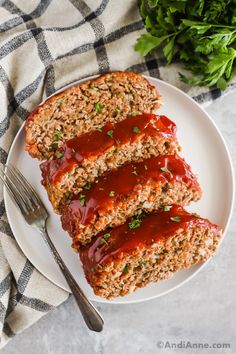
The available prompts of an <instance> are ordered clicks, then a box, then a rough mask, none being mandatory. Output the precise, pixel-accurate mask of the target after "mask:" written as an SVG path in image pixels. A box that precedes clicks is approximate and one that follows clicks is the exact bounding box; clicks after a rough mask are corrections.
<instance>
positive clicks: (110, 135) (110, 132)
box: [107, 130, 113, 138]
mask: <svg viewBox="0 0 236 354" xmlns="http://www.w3.org/2000/svg"><path fill="white" fill-rule="evenodd" d="M107 135H108V136H109V137H110V138H113V130H108V132H107Z"/></svg>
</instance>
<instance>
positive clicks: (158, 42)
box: [135, 0, 236, 90]
mask: <svg viewBox="0 0 236 354" xmlns="http://www.w3.org/2000/svg"><path fill="white" fill-rule="evenodd" d="M139 6H140V13H141V16H142V17H143V19H144V22H145V28H146V30H147V32H146V33H144V34H142V35H141V36H140V37H139V38H138V40H137V43H136V45H135V50H136V51H138V52H139V53H141V54H142V55H143V56H146V55H148V54H149V53H152V52H154V51H155V50H157V49H161V50H162V51H163V54H164V57H165V58H166V62H167V64H170V63H171V62H172V61H173V59H174V60H175V61H180V63H182V64H183V65H184V67H185V68H186V69H187V70H188V71H189V73H190V74H189V75H180V78H181V80H182V81H183V82H185V83H187V84H190V85H197V86H209V87H211V86H216V87H218V88H219V89H220V90H225V89H226V88H227V85H228V83H229V82H230V80H231V78H232V75H233V73H234V72H235V70H236V10H235V9H234V8H235V2H234V0H227V1H224V0H218V1H216V0H208V1H206V0H199V1H192V0H177V1H173V0H166V1H164V0H140V2H139Z"/></svg>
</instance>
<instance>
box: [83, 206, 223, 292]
mask: <svg viewBox="0 0 236 354" xmlns="http://www.w3.org/2000/svg"><path fill="white" fill-rule="evenodd" d="M136 220H139V222H138V223H137V222H136ZM221 234H222V232H221V229H220V228H219V227H218V226H217V225H214V224H212V223H211V222H210V221H209V220H207V219H202V218H200V217H199V216H197V215H195V214H190V213H188V212H187V211H185V210H184V209H183V208H182V207H181V206H177V205H173V206H172V207H171V206H166V207H163V209H162V210H158V211H155V212H153V213H152V214H149V215H146V216H140V217H139V219H137V218H135V219H131V220H129V221H128V222H127V223H125V224H123V225H121V226H119V227H117V228H115V229H111V230H110V229H108V230H106V231H104V232H102V233H100V234H99V235H98V236H97V237H96V238H95V239H93V240H92V242H91V243H90V244H89V245H87V246H86V247H85V248H83V249H82V250H81V251H80V259H81V262H82V265H83V269H84V273H85V276H86V278H87V281H88V282H89V284H90V285H91V287H92V288H93V291H94V293H95V294H96V295H99V296H102V297H104V298H107V299H112V298H114V297H117V296H124V295H126V294H128V293H130V292H132V291H135V290H137V289H138V288H141V287H144V286H146V285H147V284H148V283H150V282H157V281H159V280H162V279H167V278H170V277H171V276H172V275H173V274H174V273H175V272H177V271H178V270H180V269H186V268H189V267H190V266H191V265H193V264H196V263H199V262H204V261H205V260H207V259H208V258H209V257H211V256H212V255H213V254H214V253H215V251H216V249H217V247H218V245H219V243H220V240H221Z"/></svg>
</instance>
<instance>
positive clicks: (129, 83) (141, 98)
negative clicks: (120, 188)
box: [25, 72, 161, 160]
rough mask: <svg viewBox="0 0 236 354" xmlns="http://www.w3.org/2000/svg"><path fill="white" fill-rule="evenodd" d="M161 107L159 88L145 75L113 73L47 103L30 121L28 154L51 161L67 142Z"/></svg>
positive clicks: (27, 132)
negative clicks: (56, 151)
mask: <svg viewBox="0 0 236 354" xmlns="http://www.w3.org/2000/svg"><path fill="white" fill-rule="evenodd" d="M160 104H161V96H160V95H159V94H158V92H157V90H156V88H155V87H154V86H153V85H151V84H150V83H149V82H148V80H147V79H145V78H144V77H143V76H142V75H140V74H137V73H132V72H113V73H107V74H103V75H101V76H99V77H98V78H96V79H93V80H89V81H86V82H84V83H82V84H81V85H79V86H74V87H72V88H69V89H67V90H65V91H63V92H61V93H58V94H57V95H55V96H53V97H51V98H49V99H47V100H46V101H45V102H44V103H43V104H42V105H40V106H39V107H37V108H36V109H35V110H34V111H33V112H32V113H31V114H30V115H29V117H28V118H27V121H26V125H25V132H26V146H25V149H26V151H28V152H29V154H30V155H31V156H32V157H36V158H38V159H40V160H45V159H49V158H50V157H51V156H52V155H53V153H54V151H55V149H56V148H57V147H60V146H61V145H62V144H63V142H64V141H67V140H69V139H72V138H74V137H75V136H78V135H80V134H83V133H86V132H88V131H92V130H95V129H100V128H101V127H102V126H104V125H105V124H106V123H108V122H111V123H117V122H120V121H122V120H123V119H125V118H126V117H127V116H128V115H133V114H142V113H152V112H154V111H155V110H156V109H157V108H158V107H159V106H160Z"/></svg>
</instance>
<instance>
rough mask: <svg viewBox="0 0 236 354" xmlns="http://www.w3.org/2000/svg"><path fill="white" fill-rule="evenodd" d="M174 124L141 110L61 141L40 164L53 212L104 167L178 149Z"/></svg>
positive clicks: (60, 209) (57, 210)
mask: <svg viewBox="0 0 236 354" xmlns="http://www.w3.org/2000/svg"><path fill="white" fill-rule="evenodd" d="M175 132H176V125H175V124H174V123H173V122H172V121H171V120H169V119H168V118H167V117H165V116H156V115H154V114H144V115H139V116H136V117H130V118H127V119H125V120H123V121H122V122H119V123H116V124H111V123H108V124H107V125H105V126H104V127H103V128H102V129H101V130H99V131H98V130H97V131H93V132H90V133H86V134H83V135H80V136H79V137H76V138H73V139H71V140H68V141H67V142H65V143H64V144H63V145H62V147H61V148H59V149H58V150H57V151H56V153H55V155H54V159H53V160H48V161H45V162H43V163H42V164H41V166H40V168H41V171H42V177H43V180H42V184H43V185H44V186H45V188H46V190H47V192H48V196H49V199H50V201H51V203H52V205H53V208H54V210H55V211H56V212H57V213H61V212H62V210H63V208H64V207H65V205H66V204H68V200H70V199H71V198H72V196H73V195H74V194H78V193H79V192H80V191H81V190H82V188H83V187H85V188H88V189H89V187H90V184H91V183H92V182H94V180H95V179H96V178H97V177H99V176H101V175H102V174H103V173H104V172H105V171H107V170H109V169H112V168H116V167H118V166H120V165H122V164H124V163H125V162H128V161H139V160H142V159H144V158H149V157H151V156H153V155H154V156H156V155H159V154H174V153H177V152H178V151H179V150H180V147H179V145H178V142H177V139H176V135H175Z"/></svg>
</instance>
